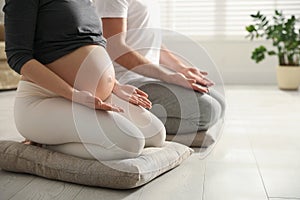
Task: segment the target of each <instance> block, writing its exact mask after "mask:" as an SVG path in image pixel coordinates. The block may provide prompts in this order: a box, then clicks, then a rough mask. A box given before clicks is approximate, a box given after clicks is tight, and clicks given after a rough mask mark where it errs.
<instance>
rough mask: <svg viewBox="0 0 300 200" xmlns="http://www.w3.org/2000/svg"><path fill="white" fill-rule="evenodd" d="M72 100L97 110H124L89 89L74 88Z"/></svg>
mask: <svg viewBox="0 0 300 200" xmlns="http://www.w3.org/2000/svg"><path fill="white" fill-rule="evenodd" d="M72 100H73V101H74V102H76V103H79V104H82V105H84V106H87V107H89V108H92V109H96V110H105V111H114V112H124V110H123V109H122V108H120V107H118V106H116V105H113V104H110V103H106V102H103V101H102V100H101V99H100V98H98V97H95V96H94V95H92V93H90V92H88V91H78V90H74V91H73V98H72Z"/></svg>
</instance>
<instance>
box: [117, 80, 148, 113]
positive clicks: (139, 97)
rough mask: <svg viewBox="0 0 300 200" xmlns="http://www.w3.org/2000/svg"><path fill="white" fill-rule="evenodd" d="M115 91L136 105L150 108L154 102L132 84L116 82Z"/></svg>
mask: <svg viewBox="0 0 300 200" xmlns="http://www.w3.org/2000/svg"><path fill="white" fill-rule="evenodd" d="M113 93H114V94H115V95H117V96H118V97H120V98H121V99H123V100H125V101H128V102H130V103H132V104H134V105H138V106H142V107H144V108H148V109H150V108H151V107H152V103H151V102H150V101H149V99H148V95H147V94H146V93H145V92H143V91H142V90H140V89H138V88H136V87H134V86H132V85H121V84H120V83H118V82H116V84H115V87H114V89H113Z"/></svg>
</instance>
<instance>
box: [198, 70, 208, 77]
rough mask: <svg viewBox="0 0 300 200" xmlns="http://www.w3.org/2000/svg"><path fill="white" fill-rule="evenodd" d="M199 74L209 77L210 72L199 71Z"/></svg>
mask: <svg viewBox="0 0 300 200" xmlns="http://www.w3.org/2000/svg"><path fill="white" fill-rule="evenodd" d="M199 72H200V73H201V74H202V75H204V76H206V75H208V72H205V71H200V70H199Z"/></svg>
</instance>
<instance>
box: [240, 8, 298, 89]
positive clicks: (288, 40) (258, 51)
mask: <svg viewBox="0 0 300 200" xmlns="http://www.w3.org/2000/svg"><path fill="white" fill-rule="evenodd" d="M250 16H251V17H252V19H253V21H254V23H253V24H250V25H248V26H246V30H247V32H248V33H249V34H248V35H247V37H249V38H250V40H253V39H254V38H256V39H257V38H263V39H266V40H271V41H272V45H273V47H275V49H273V50H268V49H267V48H266V47H265V46H263V45H261V46H259V47H257V48H255V49H254V51H253V52H252V56H251V59H253V60H254V61H255V62H256V63H259V62H260V61H262V60H264V59H265V56H266V55H269V56H277V58H278V61H279V66H277V82H278V87H279V88H280V89H298V87H299V85H300V29H299V30H296V24H297V22H299V19H297V18H296V17H295V16H294V15H291V16H290V17H289V18H287V17H285V16H284V15H283V13H282V12H281V11H278V10H275V14H274V15H273V16H272V20H269V19H268V18H267V16H265V15H263V14H261V13H260V11H258V12H257V13H256V14H254V15H250Z"/></svg>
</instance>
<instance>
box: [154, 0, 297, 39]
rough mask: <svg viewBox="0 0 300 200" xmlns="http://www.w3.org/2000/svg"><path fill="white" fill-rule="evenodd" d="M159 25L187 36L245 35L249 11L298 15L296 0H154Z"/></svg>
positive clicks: (251, 12)
mask: <svg viewBox="0 0 300 200" xmlns="http://www.w3.org/2000/svg"><path fill="white" fill-rule="evenodd" d="M158 2H159V3H160V8H161V22H162V28H166V29H171V30H174V31H178V32H180V33H182V34H185V35H189V36H224V37H226V36H245V35H246V34H247V33H246V31H245V26H246V25H248V24H249V23H251V22H252V21H251V17H250V14H255V13H256V12H257V11H258V10H260V11H261V13H262V14H265V15H271V14H273V13H274V10H275V9H278V10H282V11H283V14H284V15H286V16H289V15H291V14H293V15H295V16H296V17H297V18H300V0H158Z"/></svg>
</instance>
